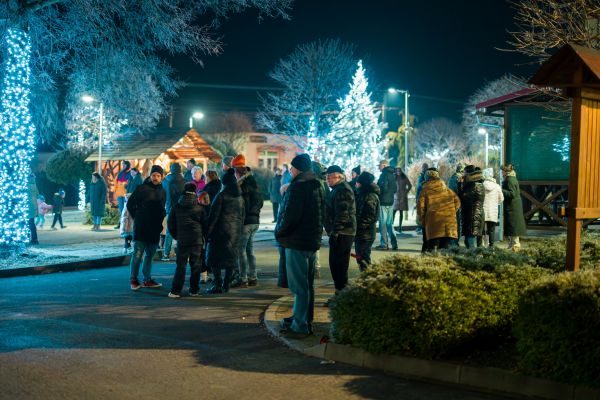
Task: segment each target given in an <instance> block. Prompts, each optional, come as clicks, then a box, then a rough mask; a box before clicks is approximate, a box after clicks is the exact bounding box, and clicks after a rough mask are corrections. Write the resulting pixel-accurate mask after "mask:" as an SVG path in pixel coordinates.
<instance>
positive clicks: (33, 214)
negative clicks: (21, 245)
mask: <svg viewBox="0 0 600 400" xmlns="http://www.w3.org/2000/svg"><path fill="white" fill-rule="evenodd" d="M39 195H40V192H39V191H38V187H37V184H36V183H35V175H34V174H33V172H32V173H31V174H29V176H28V177H27V200H28V207H27V224H28V226H29V233H30V237H29V244H40V242H39V241H38V234H37V224H36V219H37V216H38V204H37V198H38V197H39Z"/></svg>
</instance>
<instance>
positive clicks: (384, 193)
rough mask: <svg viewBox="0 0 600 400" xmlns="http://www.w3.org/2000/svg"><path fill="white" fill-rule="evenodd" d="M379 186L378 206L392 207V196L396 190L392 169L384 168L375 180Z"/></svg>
mask: <svg viewBox="0 0 600 400" xmlns="http://www.w3.org/2000/svg"><path fill="white" fill-rule="evenodd" d="M377 186H379V191H380V194H379V204H380V205H381V206H392V205H394V194H396V191H397V190H398V187H397V186H396V177H395V176H394V168H392V167H385V168H384V169H383V171H381V175H379V179H378V180H377Z"/></svg>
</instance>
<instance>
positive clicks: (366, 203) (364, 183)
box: [354, 171, 379, 271]
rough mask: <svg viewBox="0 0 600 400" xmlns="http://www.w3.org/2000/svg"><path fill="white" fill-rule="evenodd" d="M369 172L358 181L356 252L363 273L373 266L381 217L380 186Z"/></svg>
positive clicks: (361, 175) (359, 177)
mask: <svg viewBox="0 0 600 400" xmlns="http://www.w3.org/2000/svg"><path fill="white" fill-rule="evenodd" d="M374 181H375V177H374V176H373V174H371V173H369V172H366V171H364V172H362V173H361V174H360V175H359V176H358V178H357V179H356V237H355V238H354V250H355V251H356V262H358V267H359V268H360V270H361V271H364V270H366V269H367V268H368V267H369V265H371V247H372V246H373V242H374V241H375V235H376V233H375V232H376V229H375V225H376V224H377V219H378V216H379V186H377V185H376V184H375V183H374Z"/></svg>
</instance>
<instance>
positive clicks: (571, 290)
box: [513, 271, 600, 386]
mask: <svg viewBox="0 0 600 400" xmlns="http://www.w3.org/2000/svg"><path fill="white" fill-rule="evenodd" d="M513 331H514V335H515V337H516V338H517V352H518V355H519V366H520V368H521V369H522V370H523V371H524V372H525V373H527V374H531V375H534V376H539V377H544V378H550V379H555V380H558V381H564V382H570V383H575V384H587V385H593V386H600V362H599V361H598V360H600V346H598V344H599V343H600V271H582V272H577V273H572V272H563V273H560V274H556V275H553V276H549V277H546V278H544V279H541V280H540V281H538V282H536V283H534V284H533V285H531V287H529V288H528V289H527V290H526V291H525V292H524V294H523V295H522V296H521V299H520V301H519V311H518V315H517V318H516V320H515V323H514V328H513Z"/></svg>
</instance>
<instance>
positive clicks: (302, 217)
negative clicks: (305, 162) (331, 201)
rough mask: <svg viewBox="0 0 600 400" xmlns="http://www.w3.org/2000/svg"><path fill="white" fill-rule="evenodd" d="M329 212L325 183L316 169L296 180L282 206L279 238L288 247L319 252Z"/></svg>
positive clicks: (285, 196) (276, 229) (278, 226)
mask: <svg viewBox="0 0 600 400" xmlns="http://www.w3.org/2000/svg"><path fill="white" fill-rule="evenodd" d="M324 213H325V192H324V191H323V184H322V183H321V182H320V181H319V180H317V176H316V175H315V173H314V172H313V171H306V172H302V173H300V174H298V175H297V176H296V177H295V178H294V179H292V181H291V183H290V186H289V187H288V189H287V191H286V192H285V195H284V196H283V200H282V202H281V205H280V206H279V218H278V219H277V225H276V226H275V238H276V239H277V241H278V242H279V245H280V246H281V247H284V248H288V249H294V250H302V251H317V250H319V248H320V247H321V237H322V235H323V220H324Z"/></svg>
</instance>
